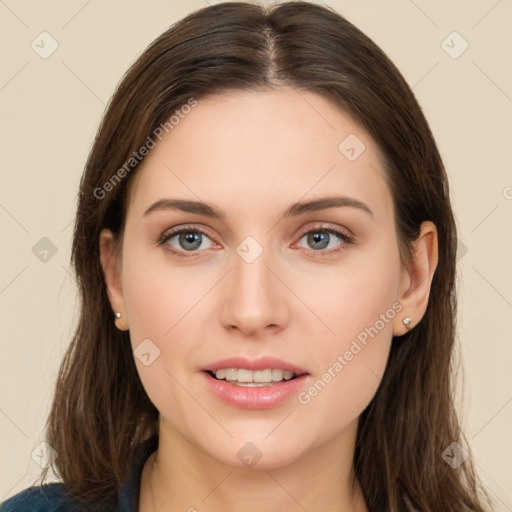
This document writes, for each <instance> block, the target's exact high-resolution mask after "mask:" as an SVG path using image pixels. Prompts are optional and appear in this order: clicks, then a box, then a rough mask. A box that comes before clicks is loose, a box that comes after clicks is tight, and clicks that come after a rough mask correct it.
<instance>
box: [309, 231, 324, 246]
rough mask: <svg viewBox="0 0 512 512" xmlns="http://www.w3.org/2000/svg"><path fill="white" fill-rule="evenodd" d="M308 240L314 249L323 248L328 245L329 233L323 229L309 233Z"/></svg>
mask: <svg viewBox="0 0 512 512" xmlns="http://www.w3.org/2000/svg"><path fill="white" fill-rule="evenodd" d="M310 242H311V243H312V247H313V248H314V249H325V248H326V247H327V246H328V245H329V233H325V232H323V231H316V232H314V233H310V234H309V235H308V243H310ZM317 244H319V245H317Z"/></svg>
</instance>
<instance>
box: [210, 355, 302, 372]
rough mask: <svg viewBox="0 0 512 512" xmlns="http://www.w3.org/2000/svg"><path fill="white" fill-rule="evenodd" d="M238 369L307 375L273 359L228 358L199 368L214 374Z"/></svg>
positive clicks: (297, 367)
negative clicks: (268, 370)
mask: <svg viewBox="0 0 512 512" xmlns="http://www.w3.org/2000/svg"><path fill="white" fill-rule="evenodd" d="M229 368H238V369H245V370H252V371H257V370H267V369H269V368H270V369H274V368H275V369H281V370H285V371H289V372H292V373H294V374H295V375H303V374H305V373H308V372H307V371H306V370H305V369H303V368H300V367H299V366H296V365H294V364H291V363H288V362H286V361H283V360H282V359H277V358H274V357H261V358H259V359H252V360H251V359H246V358H244V357H230V358H229V359H222V360H220V361H215V362H213V363H211V364H208V365H207V366H205V367H203V368H201V370H203V371H210V372H215V371H216V370H222V369H229Z"/></svg>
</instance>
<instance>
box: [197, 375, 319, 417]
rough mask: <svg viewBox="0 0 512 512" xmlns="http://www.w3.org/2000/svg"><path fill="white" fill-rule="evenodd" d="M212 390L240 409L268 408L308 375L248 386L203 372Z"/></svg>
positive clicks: (292, 391)
mask: <svg viewBox="0 0 512 512" xmlns="http://www.w3.org/2000/svg"><path fill="white" fill-rule="evenodd" d="M204 375H205V376H206V380H207V382H208V385H209V386H210V389H211V390H212V392H213V393H214V394H215V395H216V396H218V397H219V398H220V399H222V400H224V402H227V403H228V404H230V405H232V406H234V407H238V408H240V409H270V408H272V407H276V406H278V405H280V404H282V403H283V402H285V401H286V400H288V399H289V398H291V397H292V396H294V395H297V394H298V392H299V391H300V389H301V388H302V387H303V386H304V384H305V382H306V380H307V379H308V377H309V375H307V374H304V375H301V376H300V377H295V379H291V380H285V381H281V382H276V383H274V384H271V385H269V386H261V387H249V386H237V385H236V384H230V383H229V382H227V381H225V380H217V379H215V378H214V377H212V376H211V375H210V374H209V373H208V372H204Z"/></svg>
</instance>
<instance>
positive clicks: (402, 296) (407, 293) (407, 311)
mask: <svg viewBox="0 0 512 512" xmlns="http://www.w3.org/2000/svg"><path fill="white" fill-rule="evenodd" d="M437 243H438V242H437V229H436V226H435V224H434V223H432V222H430V221H425V222H423V223H422V224H421V227H420V234H419V235H418V238H417V239H416V240H415V241H414V243H413V249H412V254H411V265H410V268H408V269H405V268H404V269H403V272H402V277H401V280H400V286H399V293H398V302H400V304H401V305H402V307H403V309H402V311H401V313H400V316H399V317H398V316H396V317H395V320H394V324H393V335H394V336H402V335H403V334H405V333H406V332H408V331H409V330H410V329H412V328H413V327H414V326H415V325H417V324H418V323H419V321H420V320H421V319H422V318H423V315H424V314H425V311H426V309H427V305H428V298H429V295H430V286H431V284H432V279H433V277H434V272H435V270H436V268H437V263H438V245H437ZM406 317H409V318H411V323H410V324H409V326H408V327H406V326H405V325H404V323H403V319H404V318H406Z"/></svg>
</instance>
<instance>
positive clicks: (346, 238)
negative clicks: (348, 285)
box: [157, 225, 354, 258]
mask: <svg viewBox="0 0 512 512" xmlns="http://www.w3.org/2000/svg"><path fill="white" fill-rule="evenodd" d="M181 233H200V234H202V235H204V236H206V237H208V238H210V239H211V238H212V237H211V236H210V235H209V234H208V233H207V232H206V231H204V230H202V229H199V228H198V227H196V226H193V225H191V226H184V227H181V228H179V229H176V230H171V231H168V232H166V233H164V234H163V235H162V236H161V237H160V238H159V239H158V240H157V244H158V245H161V246H165V247H164V250H165V251H167V252H169V253H171V254H173V255H176V256H178V257H182V258H190V257H194V256H195V255H196V254H198V252H202V251H197V250H196V251H190V252H189V254H186V252H185V251H177V250H175V249H174V248H172V247H171V246H170V245H168V244H167V242H168V241H169V240H170V239H171V238H173V237H175V236H176V235H179V234H181ZM310 233H329V234H332V235H335V236H337V237H338V238H339V239H341V241H342V242H344V243H343V244H342V245H341V246H339V247H338V248H337V249H330V250H328V251H326V250H324V249H321V250H318V251H315V250H313V249H310V250H309V251H310V252H312V253H313V254H315V255H317V256H321V257H329V256H334V255H337V254H338V253H340V252H342V251H345V250H347V249H348V247H349V246H350V245H351V244H353V243H354V238H353V237H352V236H351V235H349V234H348V233H346V232H345V231H342V230H340V229H337V228H333V227H324V226H315V227H313V228H310V229H308V230H306V231H302V232H300V233H299V235H298V237H299V241H300V240H301V239H302V238H303V237H304V235H308V234H310Z"/></svg>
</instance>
